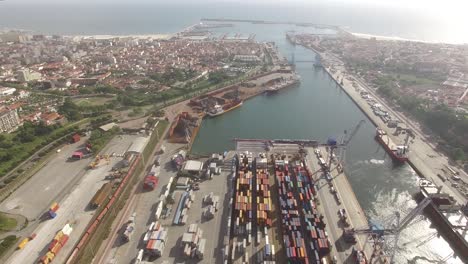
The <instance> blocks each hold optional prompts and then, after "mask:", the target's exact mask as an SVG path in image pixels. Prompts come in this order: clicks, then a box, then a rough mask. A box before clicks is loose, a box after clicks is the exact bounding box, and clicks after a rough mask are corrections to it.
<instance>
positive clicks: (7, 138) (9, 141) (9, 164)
mask: <svg viewBox="0 0 468 264" xmlns="http://www.w3.org/2000/svg"><path fill="white" fill-rule="evenodd" d="M85 122H87V119H82V120H80V121H77V122H74V123H69V124H67V125H65V126H62V127H58V128H55V129H52V131H51V132H48V133H43V134H40V135H37V134H31V133H30V132H28V133H29V134H27V133H25V132H24V131H23V128H20V129H19V130H18V131H16V132H14V133H11V134H3V135H2V140H1V143H0V144H1V146H0V156H1V157H2V160H1V162H0V177H1V176H3V175H5V174H6V173H8V172H9V171H11V170H13V169H15V167H16V166H18V165H19V164H20V163H21V162H23V161H24V160H26V159H27V158H29V157H30V156H31V155H33V154H34V153H36V151H38V150H40V149H41V148H42V147H44V146H46V145H47V144H49V143H50V142H52V141H54V140H57V139H59V138H61V137H63V136H65V135H67V134H69V133H72V132H74V131H75V130H76V129H75V128H76V127H77V126H79V125H81V124H83V123H85ZM25 137H30V138H29V139H28V140H25ZM65 140H66V139H65ZM12 154H14V155H12ZM43 154H45V153H43Z"/></svg>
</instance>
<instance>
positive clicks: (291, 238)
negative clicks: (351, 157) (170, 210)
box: [225, 139, 384, 264]
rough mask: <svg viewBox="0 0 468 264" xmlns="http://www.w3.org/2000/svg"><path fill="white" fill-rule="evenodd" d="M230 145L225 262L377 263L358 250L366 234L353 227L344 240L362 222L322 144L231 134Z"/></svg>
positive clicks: (368, 250)
mask: <svg viewBox="0 0 468 264" xmlns="http://www.w3.org/2000/svg"><path fill="white" fill-rule="evenodd" d="M236 149H237V155H238V160H239V161H238V166H237V174H236V178H235V184H234V187H235V189H234V190H233V199H234V205H235V206H234V208H233V211H232V217H231V218H230V221H231V223H230V225H231V227H232V231H233V232H232V233H231V234H230V246H229V249H228V250H229V251H228V252H227V254H225V255H226V256H228V258H227V260H225V263H264V262H263V261H268V262H267V263H316V264H319V263H383V262H384V261H383V260H382V259H381V258H378V257H374V258H373V259H370V257H371V256H372V255H373V253H375V252H373V250H372V246H371V245H367V247H365V246H366V241H367V236H366V235H357V234H355V233H354V232H353V238H355V240H354V241H350V240H346V239H345V238H346V234H345V230H352V228H363V227H364V228H368V226H369V223H368V221H367V219H366V217H365V214H364V212H363V211H362V209H361V207H360V205H359V203H358V201H357V199H356V197H355V195H354V192H353V190H352V188H351V186H350V185H349V183H348V181H347V178H346V175H344V173H343V172H342V169H341V167H339V166H333V167H332V168H331V169H330V168H329V164H330V162H329V161H330V159H329V157H328V155H327V154H326V153H327V152H326V147H325V145H324V146H323V147H322V146H320V144H318V142H316V141H313V140H289V139H283V140H252V139H248V140H242V139H236ZM322 153H323V154H322ZM270 175H273V177H271V176H270ZM265 179H266V180H265ZM264 184H267V185H264ZM262 185H263V186H262ZM267 186H268V187H270V186H271V187H272V188H268V190H269V191H268V192H266V191H265V190H266V187H267ZM251 201H254V203H252V204H249V202H251ZM275 207H276V208H278V210H277V212H276V213H270V212H269V210H270V209H271V208H275ZM275 228H278V229H279V232H275V231H274V229H275ZM356 233H357V232H356ZM250 236H252V238H251V240H250V239H249V237H250ZM244 240H245V241H246V242H244ZM249 241H251V243H249ZM363 248H365V250H362V249H363Z"/></svg>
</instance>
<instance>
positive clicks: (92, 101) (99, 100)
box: [72, 97, 115, 107]
mask: <svg viewBox="0 0 468 264" xmlns="http://www.w3.org/2000/svg"><path fill="white" fill-rule="evenodd" d="M114 99H115V97H87V98H77V99H73V100H72V101H73V102H74V103H75V104H77V105H78V106H81V107H86V106H96V105H103V104H105V103H108V102H110V101H112V100H114Z"/></svg>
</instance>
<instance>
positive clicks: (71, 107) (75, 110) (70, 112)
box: [59, 98, 83, 121]
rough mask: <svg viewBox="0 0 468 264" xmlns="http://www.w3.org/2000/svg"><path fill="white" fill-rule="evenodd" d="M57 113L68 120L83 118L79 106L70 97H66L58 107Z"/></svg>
mask: <svg viewBox="0 0 468 264" xmlns="http://www.w3.org/2000/svg"><path fill="white" fill-rule="evenodd" d="M59 113H61V114H63V115H65V116H66V117H67V119H68V120H72V121H75V120H80V119H81V118H83V115H82V114H81V109H80V107H79V106H78V105H76V104H75V103H73V101H72V100H71V99H70V98H66V99H65V102H64V103H63V105H62V106H60V107H59Z"/></svg>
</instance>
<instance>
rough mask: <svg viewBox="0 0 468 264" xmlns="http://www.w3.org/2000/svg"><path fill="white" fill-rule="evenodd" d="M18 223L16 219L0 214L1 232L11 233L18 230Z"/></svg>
mask: <svg viewBox="0 0 468 264" xmlns="http://www.w3.org/2000/svg"><path fill="white" fill-rule="evenodd" d="M17 225H18V222H17V221H16V219H14V218H11V217H8V216H6V215H5V214H2V213H0V231H11V230H13V229H15V228H16V226H17Z"/></svg>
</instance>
